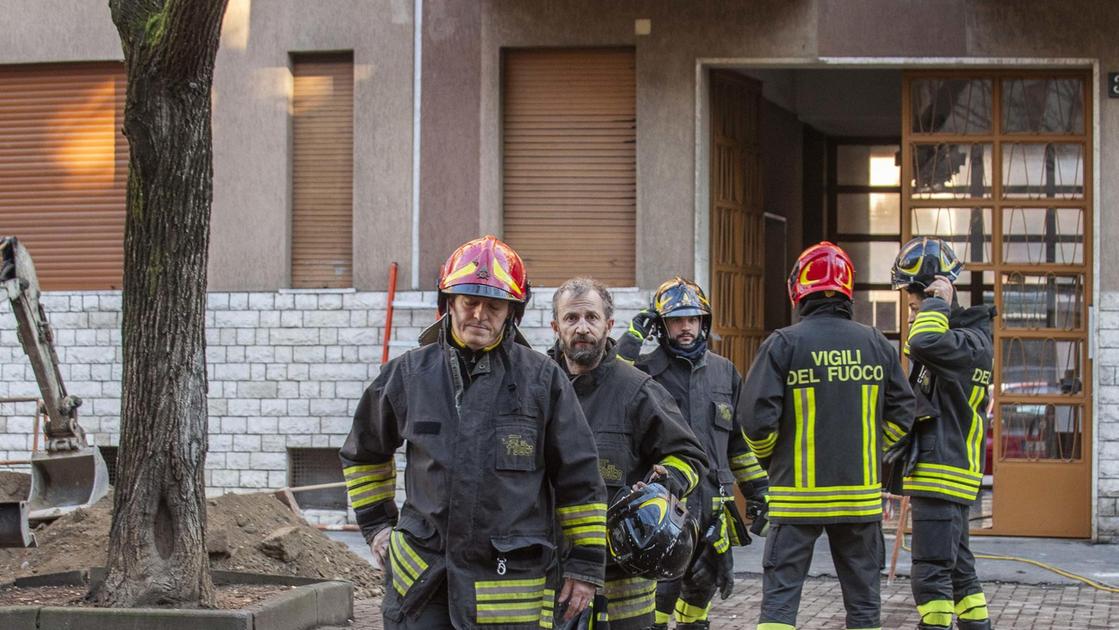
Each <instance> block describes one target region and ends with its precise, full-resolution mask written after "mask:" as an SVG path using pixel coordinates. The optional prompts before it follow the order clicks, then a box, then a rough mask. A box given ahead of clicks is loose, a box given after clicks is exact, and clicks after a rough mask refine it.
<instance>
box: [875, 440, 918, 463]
mask: <svg viewBox="0 0 1119 630" xmlns="http://www.w3.org/2000/svg"><path fill="white" fill-rule="evenodd" d="M912 446H913V433H912V432H910V433H906V434H905V435H903V436H901V438H899V439H898V441H897V442H894V443H893V445H892V446H890V447H889V448H887V449H886V452H885V453H884V454H883V455H882V463H883V464H887V465H893V464H894V463H895V462H897V461H898V460H900V459H904V458H905V457H907V456H908V455H909V449H910V448H911V447H912Z"/></svg>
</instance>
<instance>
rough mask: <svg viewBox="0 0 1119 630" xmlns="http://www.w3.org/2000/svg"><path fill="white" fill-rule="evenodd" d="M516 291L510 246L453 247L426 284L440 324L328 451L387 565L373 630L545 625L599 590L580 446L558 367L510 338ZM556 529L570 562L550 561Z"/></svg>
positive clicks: (586, 434) (389, 373)
mask: <svg viewBox="0 0 1119 630" xmlns="http://www.w3.org/2000/svg"><path fill="white" fill-rule="evenodd" d="M528 297H529V288H528V282H527V278H526V274H525V268H524V264H523V263H522V262H521V259H520V257H519V256H518V255H517V253H516V252H515V251H513V249H512V248H510V247H509V246H508V245H506V244H505V243H503V242H501V241H499V240H497V239H496V238H494V237H493V236H486V237H483V238H479V239H476V240H473V241H470V242H468V243H466V244H464V245H463V246H461V247H460V248H459V249H457V250H456V251H455V252H454V253H453V254H451V257H450V258H448V259H447V262H446V264H445V265H444V266H443V269H442V273H441V275H440V278H439V312H440V314H441V317H440V319H439V320H438V321H437V322H436V323H435V324H434V325H432V327H431V328H429V329H428V330H427V331H425V333H424V334H423V335H421V347H420V348H418V349H415V350H410V351H409V352H407V353H405V354H404V355H403V356H401V357H398V358H396V359H393V360H392V361H389V362H388V363H387V364H385V365H384V366H383V367H382V368H381V372H380V374H379V375H378V376H377V378H376V380H374V381H373V384H372V385H370V386H369V388H368V389H367V390H366V391H365V394H364V395H363V396H362V399H361V402H360V403H359V404H358V408H357V412H356V413H355V414H354V422H353V429H352V430H351V431H350V434H349V436H348V437H347V438H346V442H345V444H344V445H343V446H342V449H341V452H340V455H341V459H342V465H343V473H344V475H345V479H346V486H347V491H348V494H349V499H350V504H351V506H352V507H353V509H354V512H355V513H356V515H357V521H358V524H359V525H360V526H361V531H362V534H364V536H365V539H366V541H368V542H369V544H370V547H371V549H372V551H373V556H374V558H375V560H377V561H378V562H379V563H380V566H384V567H386V574H385V586H386V588H385V596H384V599H383V601H382V604H381V606H382V613H383V616H384V620H385V627H386V628H404V629H433V628H435V629H444V628H474V627H477V626H479V625H489V624H498V625H500V627H502V628H514V629H522V628H523V629H528V628H540V627H551V625H552V619H553V616H554V611H553V609H554V607H555V604H556V602H557V601H558V602H559V603H560V605H562V606H564V608H565V611H566V612H565V615H566V617H568V618H574V617H576V616H577V615H578V614H579V613H580V612H581V611H582V610H583V609H585V608H586V606H587V605H588V603H589V602H590V600H591V599H592V598H593V596H594V592H595V588H596V587H598V586H601V585H602V584H603V570H604V566H605V561H606V490H605V487H604V485H603V483H602V478H601V476H600V475H599V472H598V455H597V453H596V451H595V448H594V442H593V440H594V436H593V435H592V434H591V431H590V427H589V426H588V425H587V421H586V418H585V417H584V416H583V411H582V408H581V407H580V406H579V400H578V399H577V398H576V397H575V392H574V391H573V389H572V387H571V384H570V382H569V381H568V378H567V376H566V374H564V371H563V370H562V369H560V368H559V367H558V366H557V365H556V364H555V362H554V361H550V360H548V358H547V357H545V356H544V355H542V354H539V353H537V352H533V351H532V350H530V349H529V348H528V347H527V344H526V343H524V340H523V338H522V337H521V336H520V333H519V332H518V331H517V326H516V325H517V322H518V321H519V320H520V318H521V316H522V315H523V313H524V306H525V302H527V301H528ZM405 440H407V450H406V451H405V461H406V468H405V472H404V486H405V490H406V492H407V496H406V498H405V501H404V506H403V508H401V509H400V510H399V512H398V510H397V507H396V503H395V502H394V496H395V488H396V463H395V459H394V453H395V452H396V450H397V448H398V447H400V446H401V444H403V443H404V442H405ZM557 529H558V530H559V531H558V532H557V531H555V530H557ZM560 534H562V538H563V539H564V540H565V541H566V544H567V547H568V552H567V554H566V555H565V556H564V558H563V559H562V561H559V562H557V554H556V552H555V541H556V539H557V538H560ZM561 579H562V586H561V584H560V580H561ZM557 588H560V589H561V590H560V592H559V597H558V600H557V598H556V594H557V593H556V589H557Z"/></svg>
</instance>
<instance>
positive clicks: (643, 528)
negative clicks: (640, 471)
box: [630, 496, 668, 546]
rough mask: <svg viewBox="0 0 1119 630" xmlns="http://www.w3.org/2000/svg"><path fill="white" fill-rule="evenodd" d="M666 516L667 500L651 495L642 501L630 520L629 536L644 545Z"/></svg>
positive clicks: (639, 544) (638, 543)
mask: <svg viewBox="0 0 1119 630" xmlns="http://www.w3.org/2000/svg"><path fill="white" fill-rule="evenodd" d="M666 518H668V500H667V499H665V498H664V497H660V496H653V497H649V498H647V499H645V500H644V501H642V502H641V503H640V504H639V505H638V506H637V510H636V512H635V513H634V515H633V518H632V519H631V520H630V536H631V537H632V538H633V540H634V542H636V543H637V545H638V546H645V545H646V544H647V543H648V542H649V541H650V540H651V539H652V538H653V536H654V535H655V534H656V533H657V530H658V529H660V527H661V523H663V522H664V520H665V519H666Z"/></svg>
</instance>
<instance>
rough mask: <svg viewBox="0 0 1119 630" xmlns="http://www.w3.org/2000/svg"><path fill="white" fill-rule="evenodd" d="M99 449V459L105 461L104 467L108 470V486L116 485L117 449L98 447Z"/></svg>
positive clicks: (113, 447)
mask: <svg viewBox="0 0 1119 630" xmlns="http://www.w3.org/2000/svg"><path fill="white" fill-rule="evenodd" d="M97 448H99V449H101V459H104V460H105V467H106V468H108V469H109V485H110V486H115V485H117V447H115V446H98V447H97Z"/></svg>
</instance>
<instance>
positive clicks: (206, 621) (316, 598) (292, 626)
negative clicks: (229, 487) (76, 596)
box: [0, 568, 354, 630]
mask: <svg viewBox="0 0 1119 630" xmlns="http://www.w3.org/2000/svg"><path fill="white" fill-rule="evenodd" d="M211 576H212V577H213V580H214V585H215V586H221V585H232V584H236V585H245V586H291V587H295V588H292V589H291V590H286V591H283V592H281V593H278V594H276V595H273V596H271V597H267V598H265V599H263V600H261V601H258V602H256V603H255V604H252V605H250V606H248V607H247V608H243V609H229V610H193V609H191V610H188V609H169V608H95V607H92V606H0V628H3V629H4V630H47V629H49V630H79V629H80V630H150V629H152V628H159V629H160V630H308V629H310V628H315V627H318V626H323V625H345V624H346V622H347V621H348V620H349V619H350V618H351V617H353V610H354V598H353V585H352V584H350V583H349V582H340V581H333V580H315V579H312V578H302V577H292V576H286V575H264V574H259V573H237V572H232V571H211ZM102 579H104V569H101V568H94V569H91V570H89V571H69V572H66V573H54V574H48V575H37V576H33V577H28V578H20V579H17V580H16V581H15V582H14V583H12V584H10V585H9V586H15V587H16V588H36V587H58V586H88V585H89V584H90V583H96V582H98V581H100V580H102Z"/></svg>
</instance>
